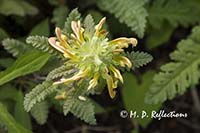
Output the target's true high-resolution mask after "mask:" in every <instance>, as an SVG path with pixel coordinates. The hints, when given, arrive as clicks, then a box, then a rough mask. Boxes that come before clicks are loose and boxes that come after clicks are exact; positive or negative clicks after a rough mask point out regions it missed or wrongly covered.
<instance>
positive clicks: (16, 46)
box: [2, 39, 31, 57]
mask: <svg viewBox="0 0 200 133" xmlns="http://www.w3.org/2000/svg"><path fill="white" fill-rule="evenodd" d="M2 45H3V46H4V49H6V50H7V51H8V52H9V53H11V54H12V55H13V56H15V57H17V56H20V55H22V54H24V53H25V52H27V51H29V50H30V49H31V47H30V46H29V45H27V44H25V43H23V42H21V41H18V40H16V39H5V40H3V41H2Z"/></svg>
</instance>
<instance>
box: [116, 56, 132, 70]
mask: <svg viewBox="0 0 200 133" xmlns="http://www.w3.org/2000/svg"><path fill="white" fill-rule="evenodd" d="M113 59H114V60H115V61H116V62H118V63H119V64H120V65H121V66H122V67H125V65H127V66H128V67H129V68H131V67H132V63H131V61H130V60H129V59H128V58H127V57H125V56H116V57H114V58H113Z"/></svg>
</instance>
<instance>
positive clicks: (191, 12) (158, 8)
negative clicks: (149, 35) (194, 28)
mask: <svg viewBox="0 0 200 133" xmlns="http://www.w3.org/2000/svg"><path fill="white" fill-rule="evenodd" d="M199 5H200V3H199V1H196V0H154V1H152V5H151V6H150V7H149V17H148V18H149V22H150V24H151V25H152V26H153V27H155V28H157V29H160V27H161V26H162V24H163V23H164V21H168V22H169V23H170V24H171V25H172V26H174V27H177V26H178V25H182V26H188V25H191V24H195V23H196V22H200V18H199V17H196V16H199V15H200V8H199ZM174 6H176V8H174Z"/></svg>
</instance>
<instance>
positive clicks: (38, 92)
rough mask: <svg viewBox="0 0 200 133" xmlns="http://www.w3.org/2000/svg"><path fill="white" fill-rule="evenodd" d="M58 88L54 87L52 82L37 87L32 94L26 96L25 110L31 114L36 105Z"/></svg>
mask: <svg viewBox="0 0 200 133" xmlns="http://www.w3.org/2000/svg"><path fill="white" fill-rule="evenodd" d="M56 88H57V86H56V85H52V82H50V81H46V82H43V83H42V84H39V85H37V86H36V87H35V88H34V89H33V90H32V91H31V92H30V93H28V94H26V95H25V99H24V108H25V110H26V111H27V112H29V111H30V110H31V109H32V107H33V106H34V105H35V104H36V103H38V102H41V101H43V100H44V99H45V98H46V97H47V96H48V95H50V94H52V93H53V92H54V91H55V90H56Z"/></svg>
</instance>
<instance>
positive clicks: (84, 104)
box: [70, 98, 96, 125]
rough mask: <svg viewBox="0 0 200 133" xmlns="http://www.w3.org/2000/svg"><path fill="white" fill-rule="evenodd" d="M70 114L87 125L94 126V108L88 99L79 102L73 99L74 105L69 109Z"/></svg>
mask: <svg viewBox="0 0 200 133" xmlns="http://www.w3.org/2000/svg"><path fill="white" fill-rule="evenodd" d="M70 112H71V113H73V114H74V115H75V116H76V117H78V118H80V119H81V120H84V121H85V122H87V123H89V124H92V125H94V124H96V119H95V112H94V106H93V104H92V102H91V101H89V99H87V100H86V101H82V100H79V99H78V98H77V99H74V104H73V106H72V107H71V109H70Z"/></svg>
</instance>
